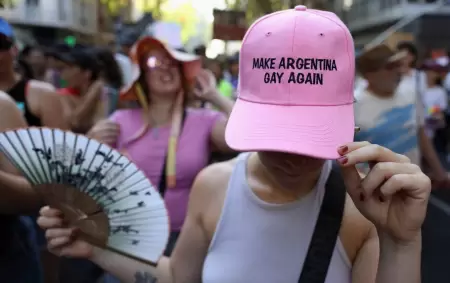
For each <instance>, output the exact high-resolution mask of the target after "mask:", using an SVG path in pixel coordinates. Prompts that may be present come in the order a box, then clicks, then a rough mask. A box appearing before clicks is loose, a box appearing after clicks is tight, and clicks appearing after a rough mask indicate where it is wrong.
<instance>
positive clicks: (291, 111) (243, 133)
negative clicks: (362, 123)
mask: <svg viewBox="0 0 450 283" xmlns="http://www.w3.org/2000/svg"><path fill="white" fill-rule="evenodd" d="M354 133H355V122H354V112H353V104H346V105H339V106H286V105H273V104H261V103H254V102H249V101H246V100H242V99H237V101H236V103H235V105H234V108H233V111H232V113H231V116H230V118H229V119H228V124H227V127H226V131H225V139H226V142H227V144H228V146H230V147H231V148H232V149H234V150H237V151H277V152H287V153H293V154H299V155H306V156H311V157H315V158H320V159H337V158H339V157H340V155H339V154H338V152H337V149H338V148H339V147H340V146H342V145H344V144H347V143H349V142H352V141H353V139H354Z"/></svg>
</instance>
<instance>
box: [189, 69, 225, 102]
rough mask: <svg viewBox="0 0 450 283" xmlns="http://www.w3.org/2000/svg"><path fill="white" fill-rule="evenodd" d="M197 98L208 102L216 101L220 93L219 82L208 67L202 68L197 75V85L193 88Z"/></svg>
mask: <svg viewBox="0 0 450 283" xmlns="http://www.w3.org/2000/svg"><path fill="white" fill-rule="evenodd" d="M193 94H194V95H195V97H196V98H197V99H200V100H202V101H206V102H211V103H213V102H214V99H215V98H216V97H217V96H218V95H219V94H218V92H217V82H216V78H215V77H214V74H213V73H212V72H211V71H210V70H207V69H202V70H201V71H200V72H199V74H198V76H197V85H196V86H195V88H194V90H193Z"/></svg>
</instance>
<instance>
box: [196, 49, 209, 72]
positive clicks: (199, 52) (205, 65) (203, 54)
mask: <svg viewBox="0 0 450 283" xmlns="http://www.w3.org/2000/svg"><path fill="white" fill-rule="evenodd" d="M194 54H195V55H197V56H199V57H200V58H201V60H202V67H203V68H208V58H207V57H206V46H205V45H204V44H202V45H199V46H197V47H196V48H194Z"/></svg>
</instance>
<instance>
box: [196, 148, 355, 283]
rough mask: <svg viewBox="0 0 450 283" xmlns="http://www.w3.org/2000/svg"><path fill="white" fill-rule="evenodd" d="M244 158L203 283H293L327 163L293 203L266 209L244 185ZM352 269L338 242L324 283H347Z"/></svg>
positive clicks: (316, 212)
mask: <svg viewBox="0 0 450 283" xmlns="http://www.w3.org/2000/svg"><path fill="white" fill-rule="evenodd" d="M248 156H249V154H248V153H244V154H241V155H240V156H239V157H238V160H237V164H236V166H235V168H234V170H233V173H232V175H231V178H230V182H229V185H228V189H227V193H226V198H225V202H224V206H223V209H222V214H221V216H220V219H219V222H218V224H217V227H216V231H215V233H214V237H213V239H212V241H211V244H210V247H209V251H208V254H207V256H206V259H205V263H204V266H203V276H202V278H203V281H202V282H203V283H297V282H298V279H299V277H300V272H301V270H302V267H303V262H304V260H305V257H306V254H307V251H308V247H309V243H310V241H311V237H312V234H313V231H314V226H315V224H316V221H317V218H318V215H319V211H320V206H321V203H322V199H323V196H324V192H325V183H326V181H327V179H328V176H329V174H330V171H331V167H332V163H331V161H327V162H326V163H325V165H324V168H323V170H322V173H321V175H320V178H319V181H318V183H317V184H316V187H315V189H314V190H312V191H311V193H309V194H308V195H307V196H305V197H303V198H301V199H299V200H298V201H295V202H292V203H288V204H270V203H266V202H264V201H262V200H261V199H259V198H258V197H257V196H256V195H255V194H254V193H253V191H252V190H251V188H250V187H249V185H248V184H247V178H246V162H247V158H248ZM351 268H352V266H351V263H350V260H349V259H348V256H347V254H346V252H345V250H344V247H343V245H342V243H341V241H340V240H339V239H338V241H337V243H336V246H335V248H334V252H333V256H332V259H331V262H330V267H329V269H328V274H327V277H326V280H325V283H350V282H351Z"/></svg>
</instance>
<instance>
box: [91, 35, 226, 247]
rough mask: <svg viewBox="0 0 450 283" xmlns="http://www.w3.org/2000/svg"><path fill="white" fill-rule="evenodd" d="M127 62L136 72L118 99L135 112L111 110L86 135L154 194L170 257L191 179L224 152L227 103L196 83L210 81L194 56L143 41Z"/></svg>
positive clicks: (211, 87) (212, 87) (153, 41)
mask: <svg viewBox="0 0 450 283" xmlns="http://www.w3.org/2000/svg"><path fill="white" fill-rule="evenodd" d="M130 57H131V58H132V61H133V64H134V67H135V70H138V72H136V73H135V77H134V81H133V83H132V84H131V85H130V86H128V87H127V88H126V89H124V90H123V92H122V95H121V98H122V99H124V100H132V101H139V104H140V107H139V108H134V109H119V110H117V111H116V112H115V113H114V114H113V115H112V116H111V117H110V118H109V119H108V120H105V121H102V122H99V123H98V124H97V125H95V126H94V127H93V128H92V129H91V130H90V131H89V133H88V136H89V137H91V138H94V139H97V140H99V141H101V142H103V143H107V144H110V145H112V146H113V147H115V148H117V149H118V150H119V151H121V152H123V154H126V155H127V156H128V157H129V158H130V159H131V160H133V161H134V162H135V164H136V165H137V166H138V167H139V168H140V169H141V170H143V172H144V173H145V174H146V176H147V177H148V178H149V179H150V180H151V182H152V183H153V184H155V186H156V187H158V188H159V189H160V192H161V193H162V194H163V195H164V199H165V202H166V205H167V208H168V212H169V215H170V219H171V223H170V224H171V236H170V240H169V244H168V247H167V250H166V254H170V253H171V251H172V249H173V247H174V245H175V242H176V240H177V238H178V235H179V233H180V229H181V226H182V225H183V222H184V219H185V216H186V209H187V202H188V198H189V194H190V191H191V186H192V184H193V182H194V179H195V177H196V176H197V174H198V172H200V170H202V169H203V168H204V167H205V166H206V165H207V164H208V161H209V157H210V154H211V151H212V150H213V148H214V149H216V150H218V151H229V150H230V149H229V147H228V146H227V145H226V143H225V140H224V130H225V125H226V121H227V120H226V117H227V116H228V115H229V113H230V112H231V108H232V106H233V102H232V101H231V100H229V99H226V98H224V97H223V96H222V95H220V94H219V93H218V92H217V91H216V88H215V85H213V84H212V83H211V82H210V81H204V80H201V81H198V83H197V77H198V76H202V78H204V79H208V78H210V77H209V73H208V74H206V75H204V74H203V72H204V71H202V69H201V61H200V58H199V57H197V56H195V55H192V54H187V53H181V52H178V51H176V50H174V49H169V48H168V47H166V46H165V45H163V44H162V43H161V42H160V41H158V40H156V39H154V38H151V37H145V38H143V39H141V40H139V41H138V42H137V43H136V45H135V46H134V47H133V49H132V52H131V54H130ZM189 95H194V96H195V97H196V99H201V100H205V101H208V102H209V103H211V104H212V105H214V106H215V107H216V108H217V109H219V110H220V111H222V113H220V112H216V111H213V110H210V109H206V108H195V109H194V108H190V107H186V104H187V103H188V99H189V98H188V96H189ZM176 144H178V146H176V147H175V145H176ZM174 161H176V162H174ZM164 176H165V177H164Z"/></svg>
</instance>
